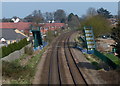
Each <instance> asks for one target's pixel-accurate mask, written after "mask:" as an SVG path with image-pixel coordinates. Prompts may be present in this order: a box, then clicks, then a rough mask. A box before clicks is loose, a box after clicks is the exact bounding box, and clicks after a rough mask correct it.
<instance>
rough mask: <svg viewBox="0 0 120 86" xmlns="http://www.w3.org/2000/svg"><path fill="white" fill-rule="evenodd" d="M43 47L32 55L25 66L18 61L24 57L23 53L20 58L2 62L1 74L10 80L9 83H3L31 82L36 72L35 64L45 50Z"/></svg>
mask: <svg viewBox="0 0 120 86" xmlns="http://www.w3.org/2000/svg"><path fill="white" fill-rule="evenodd" d="M45 49H46V48H44V49H43V50H42V51H40V53H39V54H37V55H35V56H33V57H32V58H31V59H29V61H28V62H27V64H26V65H25V66H22V65H20V61H21V60H22V59H24V58H25V56H26V55H23V56H22V57H21V58H20V59H17V60H15V61H12V62H4V61H3V62H2V75H3V76H4V77H5V78H7V79H9V80H10V83H6V82H5V83H3V84H31V82H32V79H33V77H34V75H35V72H36V67H37V64H38V62H39V60H40V58H41V56H42V54H43V52H44V51H45Z"/></svg>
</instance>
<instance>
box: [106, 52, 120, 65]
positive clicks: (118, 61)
mask: <svg viewBox="0 0 120 86" xmlns="http://www.w3.org/2000/svg"><path fill="white" fill-rule="evenodd" d="M104 55H105V56H107V57H108V58H109V59H110V60H112V61H113V62H114V63H115V64H116V65H119V66H120V59H119V58H118V57H117V56H114V55H113V54H104Z"/></svg>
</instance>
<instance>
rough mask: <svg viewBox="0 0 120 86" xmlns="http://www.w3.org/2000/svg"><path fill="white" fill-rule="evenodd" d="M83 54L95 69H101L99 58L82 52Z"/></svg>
mask: <svg viewBox="0 0 120 86" xmlns="http://www.w3.org/2000/svg"><path fill="white" fill-rule="evenodd" d="M84 55H85V57H86V59H87V60H88V61H90V62H91V64H92V65H94V66H95V69H96V70H100V69H101V67H100V65H99V63H100V62H101V60H100V59H98V58H97V57H96V56H94V55H92V54H84Z"/></svg>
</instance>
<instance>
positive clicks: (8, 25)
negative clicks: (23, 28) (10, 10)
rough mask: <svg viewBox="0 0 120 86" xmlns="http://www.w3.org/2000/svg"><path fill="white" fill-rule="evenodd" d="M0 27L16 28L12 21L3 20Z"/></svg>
mask: <svg viewBox="0 0 120 86" xmlns="http://www.w3.org/2000/svg"><path fill="white" fill-rule="evenodd" d="M0 28H16V27H15V26H14V23H11V22H3V23H0Z"/></svg>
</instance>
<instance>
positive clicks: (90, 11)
mask: <svg viewBox="0 0 120 86" xmlns="http://www.w3.org/2000/svg"><path fill="white" fill-rule="evenodd" d="M95 15H97V11H96V9H95V8H93V7H90V8H88V10H87V17H92V16H95Z"/></svg>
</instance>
